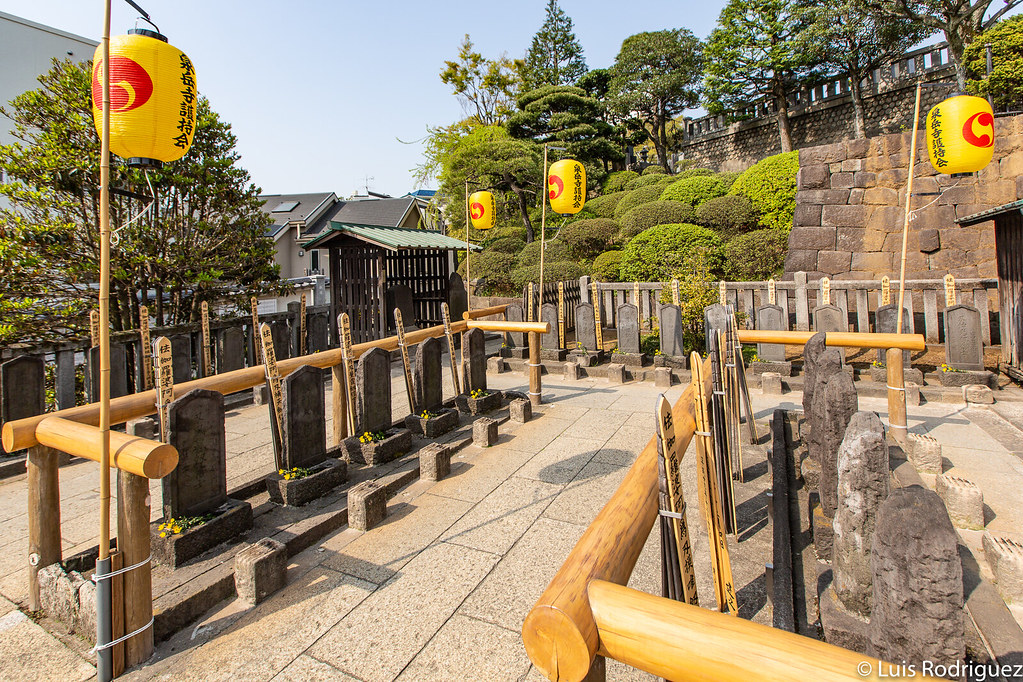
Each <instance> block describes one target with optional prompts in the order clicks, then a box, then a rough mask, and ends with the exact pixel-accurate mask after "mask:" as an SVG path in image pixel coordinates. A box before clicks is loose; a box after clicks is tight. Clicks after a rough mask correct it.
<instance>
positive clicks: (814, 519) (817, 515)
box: [803, 471, 835, 563]
mask: <svg viewBox="0 0 1023 682" xmlns="http://www.w3.org/2000/svg"><path fill="white" fill-rule="evenodd" d="M803 475H804V476H805V475H806V472H805V471H804V473H803ZM818 476H819V474H818ZM834 522H835V521H834V519H832V518H829V517H828V515H827V514H825V513H824V507H823V506H821V503H820V497H819V496H818V495H816V494H814V495H811V496H810V523H811V525H812V530H813V544H814V547H815V548H816V550H817V560H818V561H823V562H827V563H831V550H832V548H833V546H834V543H835V528H834Z"/></svg>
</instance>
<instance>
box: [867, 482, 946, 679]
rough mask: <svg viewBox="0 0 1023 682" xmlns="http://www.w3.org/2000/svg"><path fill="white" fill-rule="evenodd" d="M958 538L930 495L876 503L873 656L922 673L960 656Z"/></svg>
mask: <svg viewBox="0 0 1023 682" xmlns="http://www.w3.org/2000/svg"><path fill="white" fill-rule="evenodd" d="M958 544H959V543H958V536H957V535H956V531H955V529H954V528H953V527H952V522H951V521H950V520H949V518H948V514H947V513H946V512H945V505H944V504H943V503H942V501H941V498H940V497H938V495H937V493H935V492H934V491H932V490H927V489H926V488H922V487H920V486H915V485H912V486H907V487H905V488H896V489H895V490H892V491H891V493H890V494H889V495H888V498H887V499H886V500H885V501H884V502H883V503H882V504H881V508H880V510H879V511H878V514H877V526H876V529H875V531H874V541H873V544H872V546H871V568H872V570H873V576H872V582H873V599H872V602H871V616H870V627H871V630H872V632H871V645H872V648H873V652H872V653H873V654H874V655H876V656H877V657H879V658H882V659H884V660H886V661H900V662H904V663H906V664H913V665H915V666H916V669H917V670H920V669H921V666H922V664H923V661H931V662H932V663H933V664H936V665H943V666H947V665H951V664H953V663H956V662H958V661H962V660H963V659H964V657H965V655H966V643H965V630H964V622H963V569H962V563H961V562H960V559H959V550H958Z"/></svg>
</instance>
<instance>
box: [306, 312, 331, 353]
mask: <svg viewBox="0 0 1023 682" xmlns="http://www.w3.org/2000/svg"><path fill="white" fill-rule="evenodd" d="M328 319H329V316H328V315H324V314H317V313H311V314H310V315H309V317H308V318H307V325H308V328H307V330H306V334H307V337H306V351H307V352H309V353H319V352H320V351H324V350H327V320H328Z"/></svg>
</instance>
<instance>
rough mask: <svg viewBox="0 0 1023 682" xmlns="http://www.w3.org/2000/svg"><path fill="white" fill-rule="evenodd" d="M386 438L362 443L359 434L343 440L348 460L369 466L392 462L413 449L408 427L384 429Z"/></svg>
mask: <svg viewBox="0 0 1023 682" xmlns="http://www.w3.org/2000/svg"><path fill="white" fill-rule="evenodd" d="M384 435H385V436H386V438H384V439H383V440H378V441H373V442H372V443H362V442H360V441H359V436H350V437H348V438H345V439H344V440H343V441H342V442H343V443H344V446H345V452H346V453H348V461H350V462H356V463H358V464H365V465H367V466H376V465H377V464H384V463H386V462H390V461H391V460H392V459H395V458H396V457H398V456H400V455H403V454H405V453H406V452H408V451H409V450H411V449H412V432H411V431H409V430H408V429H388V430H386V431H384Z"/></svg>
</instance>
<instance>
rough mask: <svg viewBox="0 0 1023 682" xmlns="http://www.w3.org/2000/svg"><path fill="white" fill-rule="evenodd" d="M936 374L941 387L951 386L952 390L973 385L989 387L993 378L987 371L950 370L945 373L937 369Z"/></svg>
mask: <svg viewBox="0 0 1023 682" xmlns="http://www.w3.org/2000/svg"><path fill="white" fill-rule="evenodd" d="M937 374H938V381H940V382H941V385H942V386H952V387H954V388H960V387H962V386H971V385H973V384H983V385H984V386H991V385H992V384H993V383H994V378H995V375H994V374H993V373H991V372H989V371H987V370H980V371H976V370H952V371H949V372H946V371H945V370H943V369H941V368H940V367H939V368H938V371H937Z"/></svg>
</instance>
